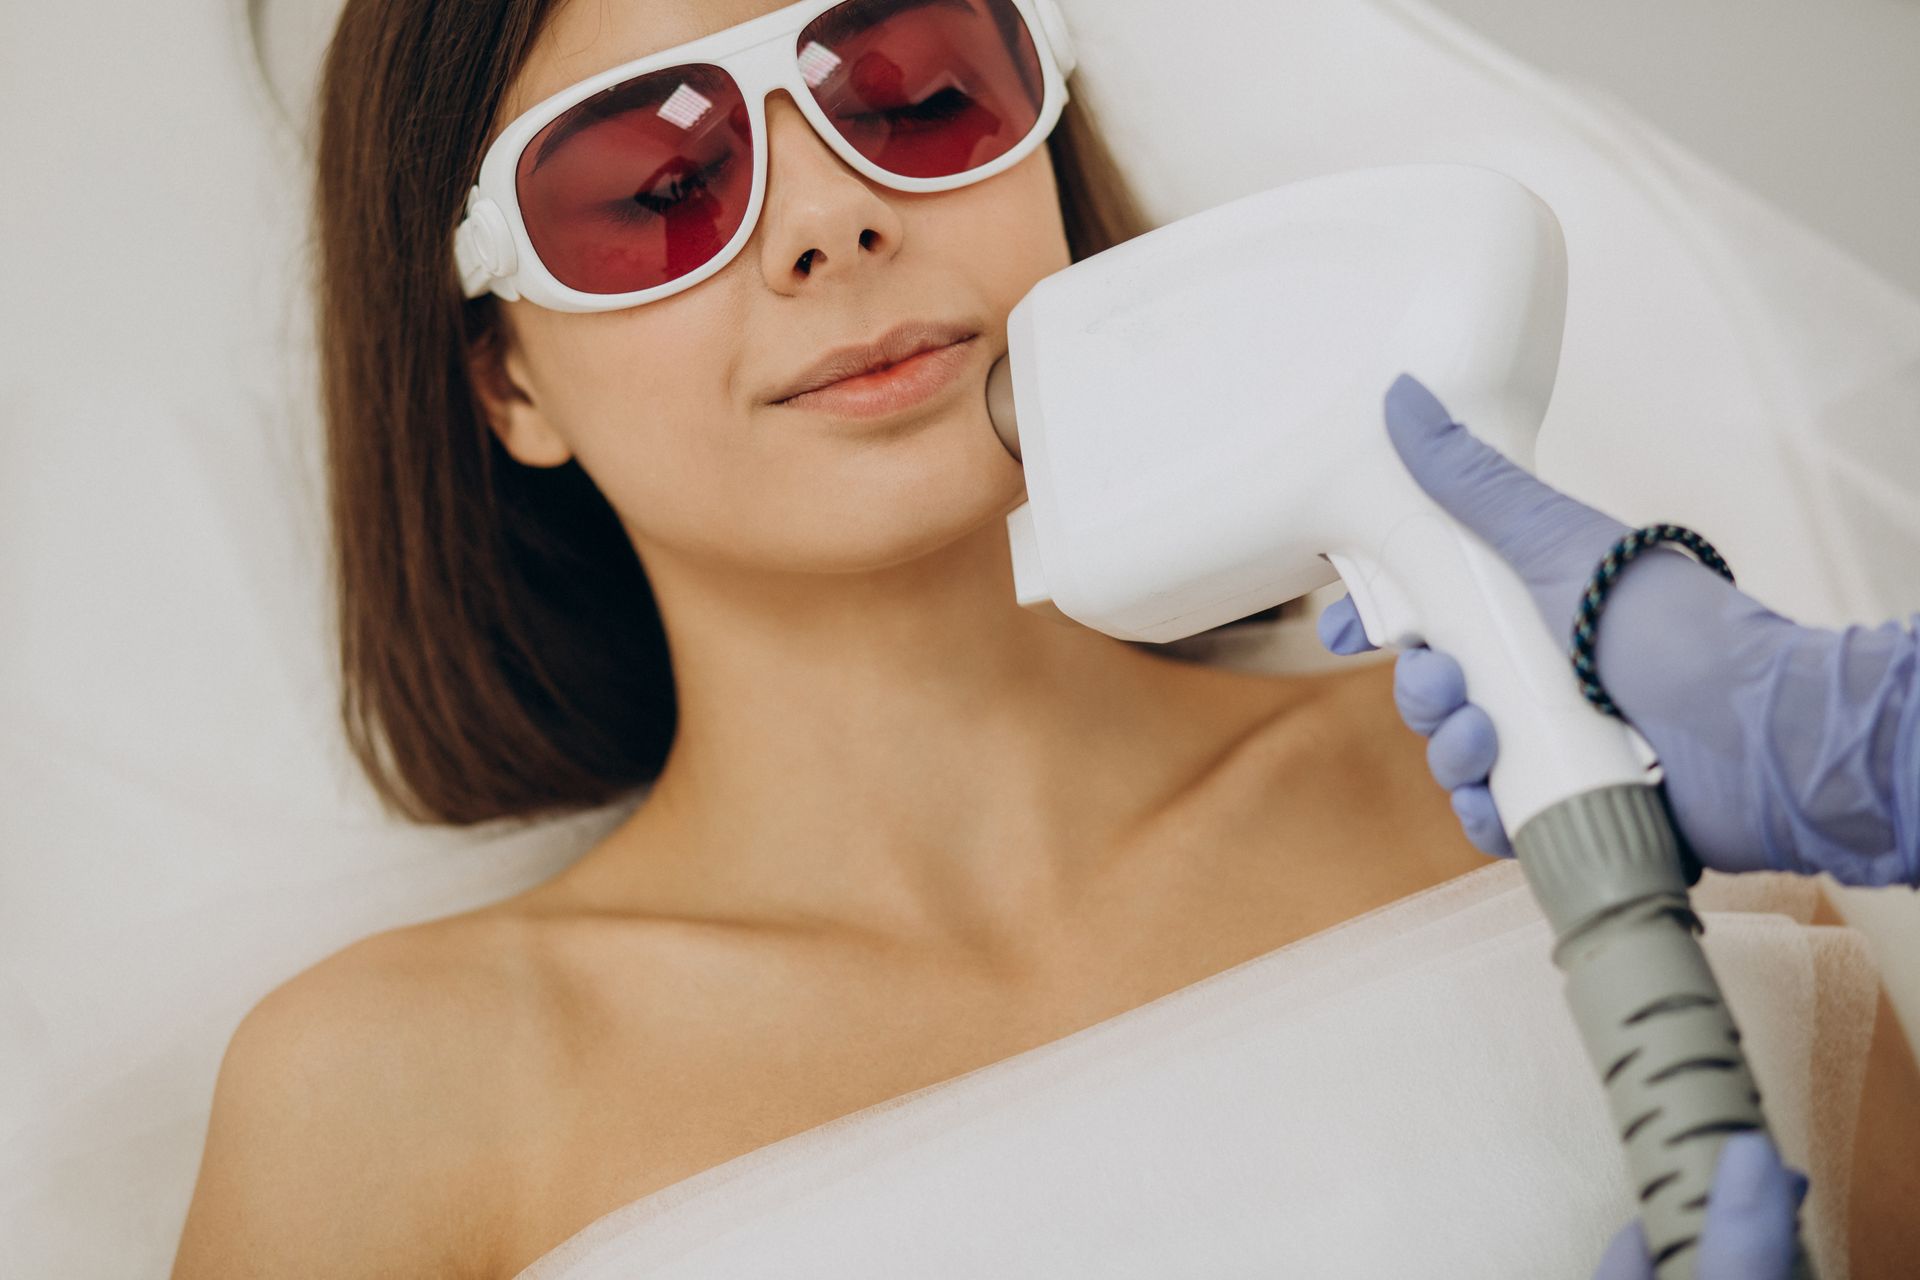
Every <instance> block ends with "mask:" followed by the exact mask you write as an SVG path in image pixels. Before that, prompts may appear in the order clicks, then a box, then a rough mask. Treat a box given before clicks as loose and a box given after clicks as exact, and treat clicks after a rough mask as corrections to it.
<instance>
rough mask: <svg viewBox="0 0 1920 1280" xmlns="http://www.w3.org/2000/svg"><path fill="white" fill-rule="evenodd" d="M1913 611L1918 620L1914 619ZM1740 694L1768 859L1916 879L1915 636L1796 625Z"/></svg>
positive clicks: (1919, 842) (1918, 682)
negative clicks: (1752, 687) (1745, 694)
mask: <svg viewBox="0 0 1920 1280" xmlns="http://www.w3.org/2000/svg"><path fill="white" fill-rule="evenodd" d="M1915 621H1920V617H1917V618H1916V619H1915ZM1759 692H1760V694H1761V696H1759V697H1756V698H1753V699H1752V700H1750V701H1748V702H1747V703H1746V705H1745V707H1744V708H1743V718H1746V717H1748V716H1751V717H1752V718H1753V719H1752V721H1751V722H1750V723H1749V724H1748V725H1747V734H1746V738H1747V741H1748V742H1749V743H1752V744H1756V745H1757V746H1758V747H1759V750H1757V751H1755V752H1754V753H1753V756H1752V758H1751V759H1752V767H1753V768H1755V769H1756V770H1759V771H1760V776H1759V777H1758V778H1757V779H1756V782H1757V783H1758V785H1756V786H1755V787H1754V788H1753V794H1754V795H1755V796H1757V797H1758V798H1759V800H1760V803H1761V805H1762V807H1763V812H1762V814H1761V815H1760V831H1761V834H1762V836H1763V838H1764V841H1765V844H1766V852H1767V858H1768V861H1769V862H1771V863H1772V864H1773V865H1774V866H1776V867H1780V868H1782V869H1787V868H1794V869H1799V868H1805V869H1808V870H1815V871H1826V872H1829V873H1830V874H1832V875H1833V877H1834V878H1835V879H1836V880H1839V881H1841V882H1842V883H1845V884H1854V885H1875V886H1879V885H1894V884H1905V885H1914V886H1917V887H1920V636H1917V635H1916V634H1915V632H1914V630H1913V629H1912V624H1911V622H1910V623H1906V624H1903V623H1900V622H1888V623H1885V624H1883V625H1881V626H1879V627H1857V626H1856V627H1847V628H1845V629H1843V630H1837V631H1822V630H1816V629H1812V628H1804V629H1802V630H1801V631H1800V633H1799V635H1798V636H1796V638H1795V641H1794V642H1793V643H1791V644H1788V645H1785V646H1782V647H1781V648H1780V649H1778V650H1777V651H1776V652H1775V654H1774V655H1773V657H1772V660H1771V661H1770V662H1769V663H1768V664H1767V667H1766V670H1765V672H1764V673H1763V676H1762V679H1761V681H1760V689H1759Z"/></svg>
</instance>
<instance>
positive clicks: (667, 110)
mask: <svg viewBox="0 0 1920 1280" xmlns="http://www.w3.org/2000/svg"><path fill="white" fill-rule="evenodd" d="M1073 62H1074V59H1073V52H1072V46H1071V43H1070V38H1069V36H1068V33H1067V27H1066V21H1065V19H1064V18H1063V17H1062V16H1061V14H1060V11H1059V7H1058V5H1057V4H1056V3H1055V0H801V2H800V3H798V4H791V5H788V6H787V7H786V8H784V9H777V10H775V11H774V12H772V13H769V14H766V15H764V16H762V17H759V18H755V19H753V20H752V21H750V22H743V23H741V24H739V25H738V26H734V27H729V28H727V29H726V30H724V31H718V32H715V33H714V34H712V35H710V36H705V37H702V38H701V39H699V40H695V41H692V42H690V43H688V44H683V45H679V46H677V47H675V48H672V49H667V50H664V51H662V52H660V53H656V54H652V55H650V56H648V57H645V58H640V59H638V60H636V61H634V62H629V63H625V64H623V65H621V66H617V67H612V68H610V69H608V70H606V71H603V72H601V73H600V74H598V75H596V76H593V77H591V78H589V79H586V80H583V81H581V82H580V83H579V84H576V85H573V86H571V87H569V88H567V89H563V90H561V91H560V92H559V93H557V94H554V95H553V96H552V97H550V98H547V99H546V100H545V101H544V102H541V103H540V104H539V105H537V106H535V107H532V108H531V109H529V110H528V111H526V112H525V113H523V114H522V115H521V116H520V117H519V118H518V119H516V120H515V121H514V122H513V123H512V124H510V125H508V126H507V128H506V129H505V131H503V132H502V133H501V135H500V136H499V138H497V139H496V140H495V141H494V144H493V146H492V147H491V148H489V149H488V151H487V154H486V158H485V159H484V160H483V161H482V162H481V165H480V177H479V180H478V181H477V182H476V183H475V184H474V187H473V190H472V191H471V192H470V193H469V194H468V196H467V205H466V216H465V218H464V219H463V220H462V221H461V223H460V226H459V229H458V230H457V231H456V232H455V235H454V262H455V266H456V268H457V269H458V271H459V273H460V283H461V288H462V290H463V292H464V293H465V294H466V296H467V297H469V298H473V297H478V296H479V295H481V294H482V293H486V292H488V291H489V290H491V291H492V292H494V293H496V294H498V295H500V296H501V297H502V298H507V299H513V298H520V297H524V298H526V299H528V300H529V301H531V302H535V303H538V304H540V305H541V306H545V307H551V308H553V309H555V310H559V311H611V310H615V309H617V308H621V307H632V306H638V305H639V304H641V303H644V302H652V301H654V300H656V299H658V298H664V297H668V296H670V295H672V294H675V293H678V292H680V291H681V290H683V289H689V288H692V287H693V286H694V285H696V284H698V283H700V281H702V280H704V279H706V278H707V277H708V276H710V275H712V274H714V273H715V272H716V271H719V270H720V269H721V268H722V267H724V266H726V265H727V263H728V262H730V261H731V260H732V259H733V257H734V255H735V254H737V253H739V251H740V249H741V248H742V247H743V246H744V245H745V244H746V242H747V240H748V238H749V237H751V235H752V234H753V228H754V224H755V223H756V222H757V221H758V220H759V217H760V208H761V204H762V202H763V200H764V197H765V194H766V189H767V142H766V139H767V117H766V97H767V94H768V93H770V92H772V91H773V90H775V89H782V88H784V89H786V90H787V91H788V92H789V93H791V94H792V96H793V100H794V102H795V104H796V105H798V106H799V108H800V111H801V113H802V114H803V115H805V116H806V117H807V119H808V120H809V121H811V122H812V124H813V127H814V129H815V130H816V131H817V132H818V133H819V135H820V136H821V138H822V139H824V140H825V141H826V143H827V145H828V146H830V147H832V148H833V150H834V151H835V152H836V153H837V154H838V155H839V156H840V158H841V159H843V160H845V161H846V162H847V164H849V165H850V166H852V167H853V168H854V169H855V170H857V171H858V172H860V173H862V174H865V175H866V176H867V177H869V178H871V179H873V180H874V181H875V182H878V183H881V184H883V185H885V186H889V187H892V188H895V189H896V190H900V191H950V190H952V189H954V188H955V187H963V186H966V185H968V184H970V183H974V182H979V181H982V180H983V179H986V178H990V177H992V176H994V175H995V174H997V173H1000V172H1002V171H1004V170H1006V169H1009V168H1011V167H1012V166H1013V165H1015V164H1018V163H1019V162H1020V161H1021V160H1022V159H1024V158H1025V157H1026V156H1027V155H1029V154H1030V153H1031V152H1032V151H1033V149H1034V148H1035V147H1037V146H1039V145H1040V144H1041V143H1042V142H1043V141H1045V139H1046V137H1047V135H1048V134H1049V133H1051V132H1052V131H1053V126H1054V125H1055V124H1056V123H1057V122H1058V121H1059V119H1060V111H1061V109H1062V108H1063V107H1064V106H1065V105H1066V102H1067V84H1066V78H1067V76H1068V75H1069V74H1071V72H1072V70H1073Z"/></svg>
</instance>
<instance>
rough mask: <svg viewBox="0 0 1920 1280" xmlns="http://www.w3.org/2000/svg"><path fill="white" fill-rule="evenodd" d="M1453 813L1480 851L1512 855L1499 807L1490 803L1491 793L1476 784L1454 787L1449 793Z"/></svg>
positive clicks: (1498, 855) (1501, 856)
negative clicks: (1450, 793) (1451, 799)
mask: <svg viewBox="0 0 1920 1280" xmlns="http://www.w3.org/2000/svg"><path fill="white" fill-rule="evenodd" d="M1452 798H1453V816H1454V817H1456V818H1458V819H1460V829H1461V830H1462V831H1464V832H1466V833H1467V839H1468V840H1469V841H1470V842H1471V843H1472V844H1473V847H1474V848H1476V849H1478V850H1479V851H1480V852H1482V853H1484V854H1486V855H1488V856H1489V857H1494V858H1511V857H1512V856H1513V842H1512V841H1511V840H1508V839H1507V829H1506V827H1505V826H1503V825H1501V822H1500V810H1499V809H1498V808H1497V807H1496V806H1495V805H1494V803H1493V792H1492V791H1490V790H1488V789H1487V788H1486V787H1484V786H1480V785H1479V784H1477V783H1475V784H1469V785H1467V786H1464V787H1455V788H1454V789H1453V792H1452Z"/></svg>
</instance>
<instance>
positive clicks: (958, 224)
mask: <svg viewBox="0 0 1920 1280" xmlns="http://www.w3.org/2000/svg"><path fill="white" fill-rule="evenodd" d="M780 7H782V0H572V2H571V3H567V4H563V5H562V6H561V7H560V9H559V11H558V12H557V13H555V14H554V15H553V17H552V19H551V20H550V22H549V25H548V26H547V28H546V29H545V31H544V32H543V34H542V36H541V38H540V40H539V41H538V44H537V46H536V48H535V49H534V50H533V52H532V54H531V55H530V57H529V59H528V61H527V64H526V66H525V67H524V68H523V69H522V70H521V72H520V74H519V76H518V78H517V79H516V80H515V82H514V84H513V85H512V86H511V87H510V89H509V92H508V95H507V99H506V102H505V103H504V105H503V107H502V111H501V115H500V117H499V119H498V120H497V121H496V127H495V129H494V131H493V132H494V133H495V134H497V133H498V131H499V128H501V127H504V125H505V124H506V123H507V122H509V121H511V120H512V119H513V118H514V117H515V116H517V115H518V114H520V112H521V111H523V110H525V109H526V108H527V107H529V106H531V105H533V104H534V103H536V102H539V101H540V100H541V99H543V98H545V97H547V96H548V95H550V94H552V93H554V92H557V91H558V90H560V89H562V88H565V87H566V86H568V85H570V84H573V83H575V82H576V81H579V80H581V79H584V78H586V77H587V76H589V75H592V74H594V73H596V72H599V71H602V70H604V69H606V68H607V67H610V66H613V65H615V64H617V63H620V62H624V61H628V60H630V59H633V58H638V57H642V56H644V55H646V54H649V53H653V52H656V51H658V50H660V49H665V48H668V47H670V46H673V45H677V44H681V43H684V42H686V41H688V40H693V39H697V38H699V37H700V36H703V35H707V34H710V33H712V32H714V31H716V30H719V29H721V28H723V27H727V26H732V25H734V24H736V23H739V22H743V21H746V20H748V19H750V18H754V17H757V16H759V15H761V14H764V13H768V12H771V11H772V10H774V9H776V8H780ZM766 111H767V129H768V134H769V155H768V172H767V191H766V200H765V207H764V209H763V210H762V212H761V214H760V220H759V223H758V225H756V226H755V228H754V230H753V233H752V238H751V239H750V240H748V242H747V244H746V246H745V247H744V248H743V249H742V250H741V252H740V254H739V255H738V256H737V257H735V258H734V259H733V260H732V261H731V262H729V263H728V264H727V265H726V267H724V268H723V269H722V270H721V271H719V272H718V273H717V274H715V275H713V276H712V277H710V278H708V279H707V280H704V281H702V282H701V283H700V284H697V285H695V286H694V287H693V288H691V289H688V290H685V291H684V292H681V293H678V294H675V295H673V296H672V297H669V298H666V299H664V300H662V301H659V302H651V303H648V304H646V305H644V306H640V307H632V308H628V309H626V310H623V311H608V312H598V313H581V314H576V313H563V312H557V311H549V310H546V309H544V308H542V307H539V306H536V305H534V304H532V303H529V302H526V301H524V300H522V301H515V302H509V303H504V304H502V316H503V320H504V331H503V337H504V339H505V343H504V351H503V356H502V359H501V360H500V362H499V363H498V364H493V363H491V362H483V364H482V367H481V368H479V369H477V370H476V375H477V377H476V381H477V384H478V386H479V388H480V391H481V395H482V397H483V399H484V400H485V401H486V403H487V405H488V411H489V416H490V418H491V420H492V422H493V426H494V430H495V432H496V434H498V435H499V436H500V438H501V440H502V442H503V443H504V444H505V446H506V447H507V449H508V450H509V452H511V453H512V454H513V455H514V457H516V458H517V459H519V460H520V461H521V462H523V463H526V464H528V465H532V466H554V465H559V464H560V463H563V462H565V461H566V460H567V459H568V458H570V457H571V458H577V459H578V460H579V462H580V464H581V466H582V467H583V468H584V469H585V470H586V472H587V474H588V475H590V476H591V477H592V478H593V480H594V482H595V484H597V485H598V486H599V488H600V490H601V492H602V493H603V494H605V495H606V498H607V500H608V501H609V502H610V503H611V504H612V505H613V507H614V509H615V510H616V511H617V512H618V513H619V515H620V517H621V519H622V521H623V523H624V524H625V525H626V527H627V530H628V533H629V535H630V536H631V537H633V539H634V541H635V545H636V546H637V547H638V548H639V549H640V552H641V554H642V556H643V557H645V556H646V555H647V554H648V548H649V544H657V545H659V546H661V547H665V548H670V549H671V550H672V551H674V552H675V553H677V554H680V555H683V556H688V557H692V558H696V559H701V560H709V561H719V562H724V563H726V564H729V565H734V566H742V567H744V566H752V567H755V568H761V569H772V570H785V571H802V572H849V571H858V570H863V569H878V568H883V567H886V566H889V565H893V564H897V563H900V562H902V561H906V560H910V559H913V558H916V557H918V556H921V555H925V554H927V553H929V552H931V551H933V550H935V549H937V548H939V547H941V546H944V545H946V544H948V543H950V542H952V541H954V540H955V539H957V538H959V537H962V536H964V535H965V534H967V533H969V532H970V531H972V530H974V529H977V528H979V527H980V526H981V525H982V524H983V523H984V522H986V521H988V520H992V519H995V518H997V517H1000V516H1003V515H1004V514H1005V513H1006V512H1007V511H1008V510H1010V509H1011V508H1012V507H1013V506H1014V505H1016V504H1017V503H1018V502H1019V500H1020V498H1021V473H1020V468H1019V464H1017V463H1016V462H1014V461H1013V460H1012V459H1010V458H1009V457H1008V456H1007V454H1006V453H1005V451H1004V450H1003V449H1002V448H1001V446H1000V444H999V442H998V440H997V439H996V438H995V437H994V434H993V429H992V426H991V425H990V422H989V420H988V417H987V412H986V403H985V399H984V386H985V379H986V375H987V371H988V369H989V368H990V367H991V366H992V364H993V363H994V361H995V360H997V359H998V358H999V357H1000V356H1001V355H1003V354H1004V353H1005V351H1006V317H1007V313H1008V312H1009V311H1010V310H1012V308H1013V306H1014V304H1015V303H1017V302H1018V301H1019V300H1020V299H1021V297H1023V296H1024V295H1025V294H1026V293H1027V291H1028V290H1029V289H1030V288H1031V287H1032V286H1033V285H1034V283H1035V282H1037V281H1038V280H1040V279H1041V278H1042V277H1044V276H1046V275H1049V274H1051V273H1053V272H1055V271H1058V270H1060V269H1062V268H1064V267H1066V266H1067V265H1068V264H1069V261H1070V255H1069V251H1068V248H1067V242H1066V232H1065V229H1064V226H1063V224H1062V221H1061V215H1060V205H1059V193H1058V190H1057V188H1056V187H1055V184H1054V173H1053V165H1052V162H1051V159H1050V158H1049V156H1048V152H1047V148H1046V147H1044V146H1042V147H1039V148H1037V149H1036V150H1035V151H1034V152H1033V153H1032V154H1031V155H1029V156H1028V157H1027V158H1026V159H1025V160H1023V161H1021V162H1020V163H1019V164H1017V165H1015V166H1014V167H1013V168H1011V169H1009V170H1007V171H1006V172H1004V173H1001V174H999V175H997V176H995V177H992V178H989V179H987V180H986V181H985V182H980V183H976V184H974V185H972V186H968V187H962V188H960V189H959V190H956V191H947V192H936V193H931V194H916V193H908V192H902V191H895V190H893V189H891V188H888V187H883V186H881V185H879V184H877V183H873V182H870V181H868V180H867V179H866V178H865V177H864V176H862V175H861V174H859V173H857V172H855V171H854V170H852V169H851V168H849V167H847V166H846V165H845V164H844V163H843V162H842V161H841V160H840V158H839V157H838V156H837V155H835V154H834V153H833V152H832V151H831V150H830V149H829V148H828V147H827V145H826V143H824V142H823V141H821V139H820V138H819V137H818V136H817V135H816V134H815V133H814V132H813V128H812V126H811V125H809V124H808V123H807V120H806V118H805V117H804V116H802V115H801V114H800V111H799V109H798V108H797V107H796V106H795V105H794V104H793V102H792V100H791V99H790V98H789V97H788V96H787V94H786V93H785V91H784V90H782V91H778V92H776V93H774V94H773V95H772V96H770V97H769V98H768V100H767V103H766ZM809 253H811V257H810V258H808V262H807V264H806V265H805V266H804V267H803V264H802V261H801V260H802V258H807V257H808V255H809ZM907 320H931V321H936V322H955V323H958V324H961V325H963V326H965V328H966V329H967V330H971V331H977V333H978V334H979V336H978V337H977V338H975V339H974V340H973V341H971V342H970V343H968V344H967V353H966V360H967V363H966V365H965V368H964V371H963V374H962V376H961V377H960V378H959V379H958V380H957V381H956V382H954V383H952V384H949V385H948V386H946V387H944V388H943V389H942V390H941V391H940V392H939V393H938V394H937V395H936V396H935V398H934V399H932V400H930V401H927V402H926V403H924V404H922V405H920V406H919V407H917V408H915V409H912V410H908V411H906V412H903V413H901V414H898V415H895V416H891V417H887V418H882V419H860V418H848V417H838V416H835V415H833V414H830V413H826V412H820V411H813V410H804V409H800V408H797V407H794V406H789V405H778V404H773V403H770V401H771V400H772V399H773V398H775V397H776V396H777V395H778V394H780V393H782V392H783V391H784V389H785V388H786V387H787V386H788V385H790V384H791V383H793V382H794V381H795V380H796V379H797V378H799V377H800V376H802V375H803V374H804V373H805V372H806V371H807V369H808V367H809V366H811V365H812V364H813V363H814V362H815V361H816V360H818V359H820V358H821V356H823V355H824V354H825V353H826V352H827V351H829V350H830V349H832V348H836V347H841V346H847V345H851V344H862V343H867V342H871V341H873V340H875V339H877V338H878V337H879V336H880V335H881V334H882V333H883V332H885V331H886V330H888V329H890V328H892V327H893V326H894V325H896V324H898V323H900V322H901V321H907ZM503 379H504V381H503ZM508 384H511V385H508Z"/></svg>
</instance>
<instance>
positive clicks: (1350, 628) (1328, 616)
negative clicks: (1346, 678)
mask: <svg viewBox="0 0 1920 1280" xmlns="http://www.w3.org/2000/svg"><path fill="white" fill-rule="evenodd" d="M1319 630H1320V643H1321V644H1323V645H1325V646H1327V648H1328V649H1330V650H1332V651H1333V652H1334V653H1338V654H1342V655H1345V654H1350V653H1365V652H1366V651H1367V650H1369V649H1376V648H1378V647H1379V646H1378V645H1375V644H1373V643H1372V642H1371V641H1369V640H1368V639H1367V629H1366V627H1364V626H1362V625H1361V622H1360V610H1359V609H1357V608H1355V607H1354V603H1353V597H1352V596H1341V597H1340V598H1339V599H1338V600H1335V601H1334V602H1333V603H1332V604H1330V605H1328V606H1327V607H1326V608H1325V609H1322V610H1321V611H1320V627H1319Z"/></svg>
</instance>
